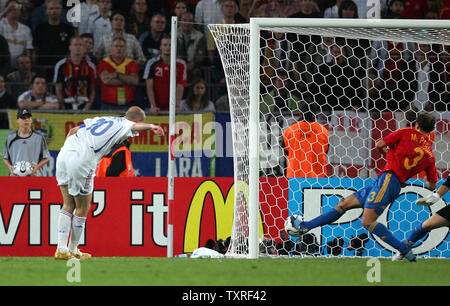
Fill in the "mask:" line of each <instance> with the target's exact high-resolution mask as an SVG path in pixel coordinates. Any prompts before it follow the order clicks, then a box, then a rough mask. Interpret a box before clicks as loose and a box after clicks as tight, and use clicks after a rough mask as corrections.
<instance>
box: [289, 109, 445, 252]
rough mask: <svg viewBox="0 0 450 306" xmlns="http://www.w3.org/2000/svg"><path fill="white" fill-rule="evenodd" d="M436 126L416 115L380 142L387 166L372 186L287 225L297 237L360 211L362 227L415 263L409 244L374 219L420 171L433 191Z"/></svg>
mask: <svg viewBox="0 0 450 306" xmlns="http://www.w3.org/2000/svg"><path fill="white" fill-rule="evenodd" d="M435 125H436V120H435V119H434V117H433V116H432V115H430V114H419V115H418V116H417V121H416V125H415V128H414V129H411V128H404V129H401V130H398V131H395V132H393V133H391V134H389V135H387V136H386V137H384V138H383V139H381V140H379V141H378V142H377V143H376V148H377V150H378V151H379V152H380V153H381V154H383V155H384V156H386V160H387V163H386V166H385V167H384V169H383V170H382V171H381V172H380V173H379V174H378V178H377V180H376V181H375V183H374V184H373V185H372V186H368V187H365V188H363V189H361V190H359V191H357V192H355V193H353V194H352V195H350V196H348V197H346V198H344V199H342V200H341V201H340V202H339V203H338V204H337V205H336V206H335V207H334V209H332V210H331V211H329V212H327V213H325V214H323V215H321V216H319V217H317V218H315V219H313V220H311V221H308V222H302V221H300V220H298V219H297V218H295V217H294V216H290V217H289V219H288V220H287V222H288V223H290V226H292V227H295V228H297V229H298V232H299V235H302V234H304V233H306V232H308V231H309V230H311V229H313V228H315V227H318V226H322V225H325V224H330V223H332V222H334V221H336V220H337V219H339V218H340V217H341V216H342V215H343V214H344V213H345V212H346V211H347V210H349V209H353V208H363V209H364V210H363V215H362V222H361V225H362V226H363V227H364V228H366V229H367V230H368V231H369V232H371V233H372V234H374V235H376V236H378V237H380V238H381V239H382V240H384V242H386V243H388V244H389V245H390V246H392V247H393V248H395V249H396V250H398V251H399V256H400V257H401V258H407V259H408V260H409V261H415V260H416V257H415V255H414V254H413V253H412V251H411V245H409V244H408V243H406V242H401V241H399V240H398V239H397V238H395V237H394V235H393V234H392V233H391V232H390V231H389V230H388V229H387V228H386V226H384V225H383V224H381V223H378V222H377V219H378V217H379V216H380V215H381V214H382V213H383V210H384V209H385V208H386V207H387V206H388V205H389V204H390V203H392V202H393V201H394V200H395V199H396V198H397V197H398V195H399V194H400V189H401V188H402V186H404V185H405V182H406V181H407V180H408V179H409V178H411V177H413V176H415V175H417V174H418V173H419V172H421V171H425V173H426V175H427V178H426V179H425V181H426V183H427V185H428V187H429V188H430V189H435V188H436V182H437V179H438V176H437V172H436V165H435V158H434V155H433V152H432V150H431V144H432V140H431V139H430V133H431V132H432V131H433V130H434V127H435Z"/></svg>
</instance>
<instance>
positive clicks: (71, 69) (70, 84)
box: [53, 36, 97, 110]
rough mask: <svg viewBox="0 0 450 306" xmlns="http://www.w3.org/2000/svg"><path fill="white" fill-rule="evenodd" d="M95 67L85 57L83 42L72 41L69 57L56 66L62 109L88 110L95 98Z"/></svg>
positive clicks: (56, 88)
mask: <svg viewBox="0 0 450 306" xmlns="http://www.w3.org/2000/svg"><path fill="white" fill-rule="evenodd" d="M95 70H96V68H95V65H94V64H93V63H92V62H90V61H88V60H87V58H86V56H85V51H84V46H83V40H82V38H81V37H79V36H74V37H72V38H71V39H70V46H69V55H68V56H66V57H64V58H63V59H61V60H60V61H59V62H58V63H56V65H55V73H54V76H53V83H54V84H55V91H56V96H57V97H58V101H59V105H60V108H61V109H74V110H80V109H83V110H87V109H90V108H91V106H92V103H93V102H94V98H95V88H96V83H97V74H96V71H95Z"/></svg>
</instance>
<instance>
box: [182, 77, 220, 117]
mask: <svg viewBox="0 0 450 306" xmlns="http://www.w3.org/2000/svg"><path fill="white" fill-rule="evenodd" d="M180 109H181V111H183V112H213V111H215V107H214V103H213V102H212V101H210V100H209V97H208V93H207V92H206V82H205V80H203V79H196V80H194V81H193V82H192V84H191V85H190V87H189V91H188V94H187V97H186V99H183V100H181V103H180Z"/></svg>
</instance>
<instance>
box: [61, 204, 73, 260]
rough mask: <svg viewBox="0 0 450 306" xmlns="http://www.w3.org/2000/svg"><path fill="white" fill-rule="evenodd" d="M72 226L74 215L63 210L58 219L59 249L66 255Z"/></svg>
mask: <svg viewBox="0 0 450 306" xmlns="http://www.w3.org/2000/svg"><path fill="white" fill-rule="evenodd" d="M71 224H72V214H71V213H70V212H68V211H65V210H63V209H61V210H60V211H59V218H58V249H59V251H60V252H63V253H66V252H67V251H68V249H67V242H68V240H69V234H70V228H71Z"/></svg>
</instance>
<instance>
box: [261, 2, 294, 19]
mask: <svg viewBox="0 0 450 306" xmlns="http://www.w3.org/2000/svg"><path fill="white" fill-rule="evenodd" d="M300 1H301V0H273V1H261V0H255V1H254V3H253V11H254V10H258V11H259V14H258V16H259V17H288V16H291V15H293V14H296V13H298V12H299V11H300V6H301V4H300ZM264 2H265V3H264Z"/></svg>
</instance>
